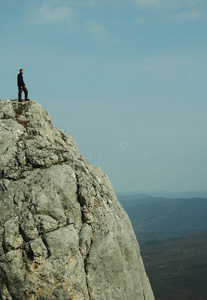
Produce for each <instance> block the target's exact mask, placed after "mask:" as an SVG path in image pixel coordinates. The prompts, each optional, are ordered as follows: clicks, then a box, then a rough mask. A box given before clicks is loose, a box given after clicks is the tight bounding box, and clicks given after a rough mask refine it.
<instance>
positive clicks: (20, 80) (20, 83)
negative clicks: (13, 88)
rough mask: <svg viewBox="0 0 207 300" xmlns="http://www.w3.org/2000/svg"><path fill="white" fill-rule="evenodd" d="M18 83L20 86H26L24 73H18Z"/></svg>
mask: <svg viewBox="0 0 207 300" xmlns="http://www.w3.org/2000/svg"><path fill="white" fill-rule="evenodd" d="M17 85H18V87H20V86H25V83H24V80H23V76H22V73H19V74H18V75H17Z"/></svg>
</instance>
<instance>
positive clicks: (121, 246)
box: [0, 100, 154, 300]
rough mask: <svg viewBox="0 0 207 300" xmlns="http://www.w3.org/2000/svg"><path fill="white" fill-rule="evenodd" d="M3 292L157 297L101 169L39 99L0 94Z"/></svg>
mask: <svg viewBox="0 0 207 300" xmlns="http://www.w3.org/2000/svg"><path fill="white" fill-rule="evenodd" d="M0 173H1V182H0V299H2V300H5V299H8V300H10V299H14V300H24V299H41V300H43V299H48V300H53V299H56V300H66V299H68V300H69V299H70V300H89V299H90V300H139V299H140V300H141V299H143V300H144V299H145V300H151V299H154V296H153V293H152V290H151V287H150V284H149V281H148V278H147V275H146V273H145V269H144V266H143V262H142V258H141V256H140V250H139V246H138V243H137V241H136V238H135V235H134V232H133V229H132V226H131V223H130V221H129V219H128V216H127V214H126V213H125V211H124V210H123V208H122V206H121V205H120V204H119V202H118V201H117V198H116V196H115V194H114V191H113V188H112V186H111V184H110V181H109V179H108V178H107V176H106V175H104V174H103V172H102V170H101V169H100V168H98V167H95V166H93V165H92V164H91V163H89V162H86V161H85V160H84V157H83V156H82V154H81V153H80V152H79V150H78V147H77V145H76V142H75V141H74V140H73V139H72V138H71V137H70V136H68V135H66V134H65V133H64V132H63V131H61V130H58V129H57V128H56V127H55V126H54V125H53V124H52V120H51V117H50V115H49V113H48V112H47V111H45V110H43V109H42V107H41V105H39V104H38V103H36V102H33V101H31V102H29V103H26V102H23V103H17V102H15V101H9V100H0Z"/></svg>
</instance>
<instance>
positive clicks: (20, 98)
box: [18, 86, 28, 101]
mask: <svg viewBox="0 0 207 300" xmlns="http://www.w3.org/2000/svg"><path fill="white" fill-rule="evenodd" d="M22 91H23V92H24V96H25V100H26V99H28V89H27V88H26V86H23V87H22V88H20V87H19V93H18V100H19V101H21V100H22Z"/></svg>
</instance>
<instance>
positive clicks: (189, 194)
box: [116, 191, 207, 198]
mask: <svg viewBox="0 0 207 300" xmlns="http://www.w3.org/2000/svg"><path fill="white" fill-rule="evenodd" d="M116 194H117V196H119V195H120V196H129V195H130V196H132V195H136V196H138V197H139V198H140V197H142V196H151V197H164V198H197V197H198V198H207V191H181V192H168V191H152V192H140V191H129V192H121V193H116Z"/></svg>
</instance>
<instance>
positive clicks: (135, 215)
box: [117, 194, 207, 300]
mask: <svg viewBox="0 0 207 300" xmlns="http://www.w3.org/2000/svg"><path fill="white" fill-rule="evenodd" d="M117 197H118V199H119V201H120V202H121V204H122V205H123V207H124V209H125V210H126V211H127V213H128V215H129V217H130V219H131V222H132V225H133V227H134V230H135V233H136V236H137V238H138V240H139V244H140V248H141V253H142V258H143V261H144V265H145V268H146V271H147V274H148V276H149V279H150V282H151V285H152V289H153V291H154V295H155V299H156V300H175V299H176V300H204V299H207V288H206V278H207V199H206V198H199V197H194V198H189V199H185V198H174V199H171V198H170V199H169V198H164V197H153V196H149V195H146V194H130V195H127V194H121V195H120V194H119V195H117Z"/></svg>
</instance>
